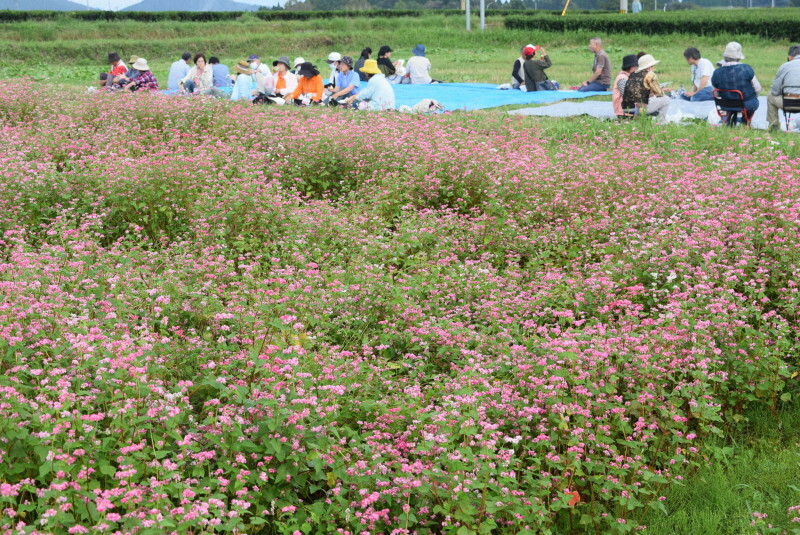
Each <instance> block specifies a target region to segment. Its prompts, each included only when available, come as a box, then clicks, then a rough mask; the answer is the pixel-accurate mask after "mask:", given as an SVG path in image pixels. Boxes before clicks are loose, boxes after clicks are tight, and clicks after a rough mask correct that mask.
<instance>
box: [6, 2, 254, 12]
mask: <svg viewBox="0 0 800 535" xmlns="http://www.w3.org/2000/svg"><path fill="white" fill-rule="evenodd" d="M2 1H7V0H0V2H2ZM40 1H41V0H40ZM257 9H258V6H255V5H253V4H243V3H240V2H234V1H233V0H193V1H192V2H186V0H142V1H141V2H139V3H138V4H133V5H132V6H128V7H126V8H125V9H123V10H122V11H255V10H257Z"/></svg>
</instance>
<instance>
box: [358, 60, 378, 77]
mask: <svg viewBox="0 0 800 535" xmlns="http://www.w3.org/2000/svg"><path fill="white" fill-rule="evenodd" d="M361 72H363V73H364V74H380V73H381V70H380V69H379V68H378V61H377V60H374V59H368V60H366V61H364V66H363V67H361Z"/></svg>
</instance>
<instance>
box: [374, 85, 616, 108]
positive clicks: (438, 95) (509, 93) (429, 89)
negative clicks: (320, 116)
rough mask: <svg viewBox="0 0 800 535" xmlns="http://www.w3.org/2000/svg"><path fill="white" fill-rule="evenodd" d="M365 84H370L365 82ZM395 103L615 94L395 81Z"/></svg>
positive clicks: (490, 103) (456, 104) (470, 104)
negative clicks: (428, 100)
mask: <svg viewBox="0 0 800 535" xmlns="http://www.w3.org/2000/svg"><path fill="white" fill-rule="evenodd" d="M361 85H362V86H365V85H366V83H363V82H362V84H361ZM392 88H393V89H394V96H395V101H396V102H395V105H396V106H397V107H398V108H399V107H400V106H403V105H405V106H413V105H414V104H416V103H417V102H419V101H420V100H422V99H426V98H432V99H434V100H438V101H439V102H441V103H442V105H443V106H444V108H445V110H449V111H455V110H466V111H469V110H481V109H485V108H496V107H498V106H508V105H511V104H549V103H551V102H558V101H559V100H564V99H572V98H585V97H594V96H597V95H611V93H610V92H606V91H602V92H587V93H581V92H578V91H531V92H530V93H526V92H525V91H520V90H519V89H497V85H495V84H394V85H392Z"/></svg>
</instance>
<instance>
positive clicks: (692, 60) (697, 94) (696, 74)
mask: <svg viewBox="0 0 800 535" xmlns="http://www.w3.org/2000/svg"><path fill="white" fill-rule="evenodd" d="M683 57H684V58H686V63H688V64H689V65H691V66H692V88H691V89H690V90H689V91H687V92H686V93H684V94H683V95H681V98H682V99H683V100H691V101H692V102H699V101H703V100H714V94H713V92H712V90H713V88H712V87H711V76H713V75H714V66H713V65H712V64H711V62H710V61H708V60H707V59H706V58H704V57H701V56H700V51H699V50H697V49H696V48H694V47H689V48H687V49H686V50H684V51H683Z"/></svg>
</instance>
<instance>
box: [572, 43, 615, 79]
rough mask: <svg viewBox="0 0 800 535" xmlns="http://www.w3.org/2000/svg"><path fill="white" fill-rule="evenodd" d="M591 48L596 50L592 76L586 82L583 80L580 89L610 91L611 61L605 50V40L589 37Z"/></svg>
mask: <svg viewBox="0 0 800 535" xmlns="http://www.w3.org/2000/svg"><path fill="white" fill-rule="evenodd" d="M589 50H590V51H592V52H594V62H593V63H592V76H591V77H590V78H589V79H588V80H586V81H585V82H581V85H580V87H579V88H578V91H581V92H587V91H608V87H609V86H610V85H611V61H610V60H609V59H608V54H606V51H605V50H603V40H602V39H600V38H599V37H592V38H591V39H589Z"/></svg>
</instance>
